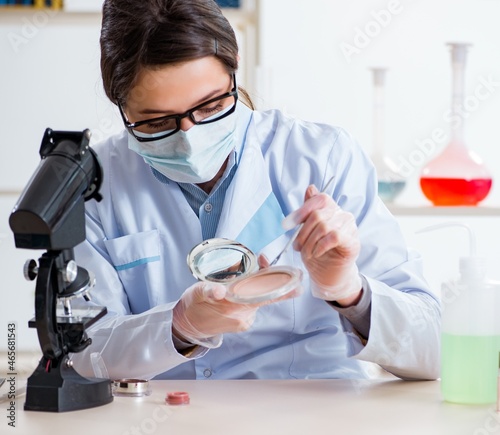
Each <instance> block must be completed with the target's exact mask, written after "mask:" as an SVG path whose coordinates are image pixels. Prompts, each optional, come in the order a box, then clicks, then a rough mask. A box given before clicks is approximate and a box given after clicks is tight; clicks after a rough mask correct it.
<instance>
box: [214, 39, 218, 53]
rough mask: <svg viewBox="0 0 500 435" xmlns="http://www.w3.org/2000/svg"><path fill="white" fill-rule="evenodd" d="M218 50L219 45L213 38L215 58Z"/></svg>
mask: <svg viewBox="0 0 500 435" xmlns="http://www.w3.org/2000/svg"><path fill="white" fill-rule="evenodd" d="M218 48H219V43H218V42H217V38H214V51H215V53H214V54H215V56H217V50H218Z"/></svg>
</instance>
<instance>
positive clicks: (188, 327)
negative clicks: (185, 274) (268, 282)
mask: <svg viewBox="0 0 500 435" xmlns="http://www.w3.org/2000/svg"><path fill="white" fill-rule="evenodd" d="M259 262H260V260H259ZM300 290H301V288H299V289H297V291H292V292H290V293H289V294H287V295H285V296H282V297H280V298H277V299H274V300H271V301H264V302H259V303H255V304H239V303H234V302H230V301H228V300H226V299H224V297H225V295H226V287H224V286H223V285H222V284H218V283H210V282H198V283H196V284H193V285H192V286H191V287H189V288H188V289H187V290H186V291H185V292H184V294H183V295H182V297H181V299H180V300H179V302H178V303H177V305H176V306H175V307H174V310H173V324H172V329H173V332H174V334H175V335H176V336H177V337H178V338H180V339H181V340H183V341H186V342H189V343H193V344H199V345H201V346H204V347H208V348H213V347H218V346H220V344H221V342H222V334H224V333H227V332H242V331H246V330H247V329H249V328H250V327H251V326H252V324H253V322H254V320H255V316H256V314H257V310H258V309H259V307H261V306H263V305H268V304H272V303H274V302H278V301H281V300H285V299H289V298H293V297H295V296H297V295H299V294H300Z"/></svg>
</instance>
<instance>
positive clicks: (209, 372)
mask: <svg viewBox="0 0 500 435" xmlns="http://www.w3.org/2000/svg"><path fill="white" fill-rule="evenodd" d="M203 376H205V377H206V378H209V377H210V376H212V370H210V369H205V370H203Z"/></svg>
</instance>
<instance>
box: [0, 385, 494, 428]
mask: <svg viewBox="0 0 500 435" xmlns="http://www.w3.org/2000/svg"><path fill="white" fill-rule="evenodd" d="M151 387H152V394H151V395H150V396H147V397H142V398H132V397H115V398H114V400H113V402H111V403H109V404H107V405H104V406H100V407H96V408H91V409H86V410H79V411H70V412H63V413H51V412H39V411H24V410H23V407H22V405H23V403H24V397H19V398H18V402H17V414H16V419H17V421H16V429H15V430H9V429H12V428H9V427H8V426H7V422H6V419H5V418H2V422H1V423H0V424H2V425H3V427H0V433H2V434H3V433H5V434H7V433H12V434H16V435H33V434H36V435H45V434H47V435H49V434H50V435H54V434H69V435H80V434H81V435H89V434H107V435H115V434H116V435H125V434H175V435H183V434H193V435H199V434H204V435H210V434H217V435H219V434H221V433H224V434H234V435H255V434H259V435H267V434H269V435H271V434H272V435H275V434H283V435H295V434H297V435H304V434H317V435H321V434H339V435H358V434H359V435H365V434H370V435H379V434H380V435H382V434H383V435H391V434H397V435H400V434H405V435H412V434H415V435H417V434H418V435H422V434H425V435H448V434H449V435H462V434H463V435H466V434H467V435H483V434H489V433H498V432H499V431H500V416H499V415H498V414H497V413H496V412H495V405H477V406H467V405H456V404H450V403H445V402H443V401H442V400H441V396H440V389H439V381H417V382H409V381H401V380H396V379H393V378H391V379H380V380H286V381H283V380H272V381H271V380H232V381H179V380H176V381H151ZM3 390H4V391H5V385H4V388H3ZM0 391H1V390H0ZM171 391H186V392H188V393H189V395H190V399H191V403H190V404H189V405H181V406H171V405H166V404H165V401H164V399H165V395H166V393H167V392H171ZM6 405H7V404H6V403H5V402H3V403H0V407H1V408H4V409H3V410H2V411H3V412H4V413H5V412H6V409H7V408H6Z"/></svg>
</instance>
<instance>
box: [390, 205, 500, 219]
mask: <svg viewBox="0 0 500 435" xmlns="http://www.w3.org/2000/svg"><path fill="white" fill-rule="evenodd" d="M386 206H387V208H388V209H389V211H390V212H391V213H392V214H393V215H397V216H500V206H469V207H466V206H464V207H462V206H449V207H445V206H439V207H438V206H432V205H419V206H408V205H401V204H390V203H386Z"/></svg>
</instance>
